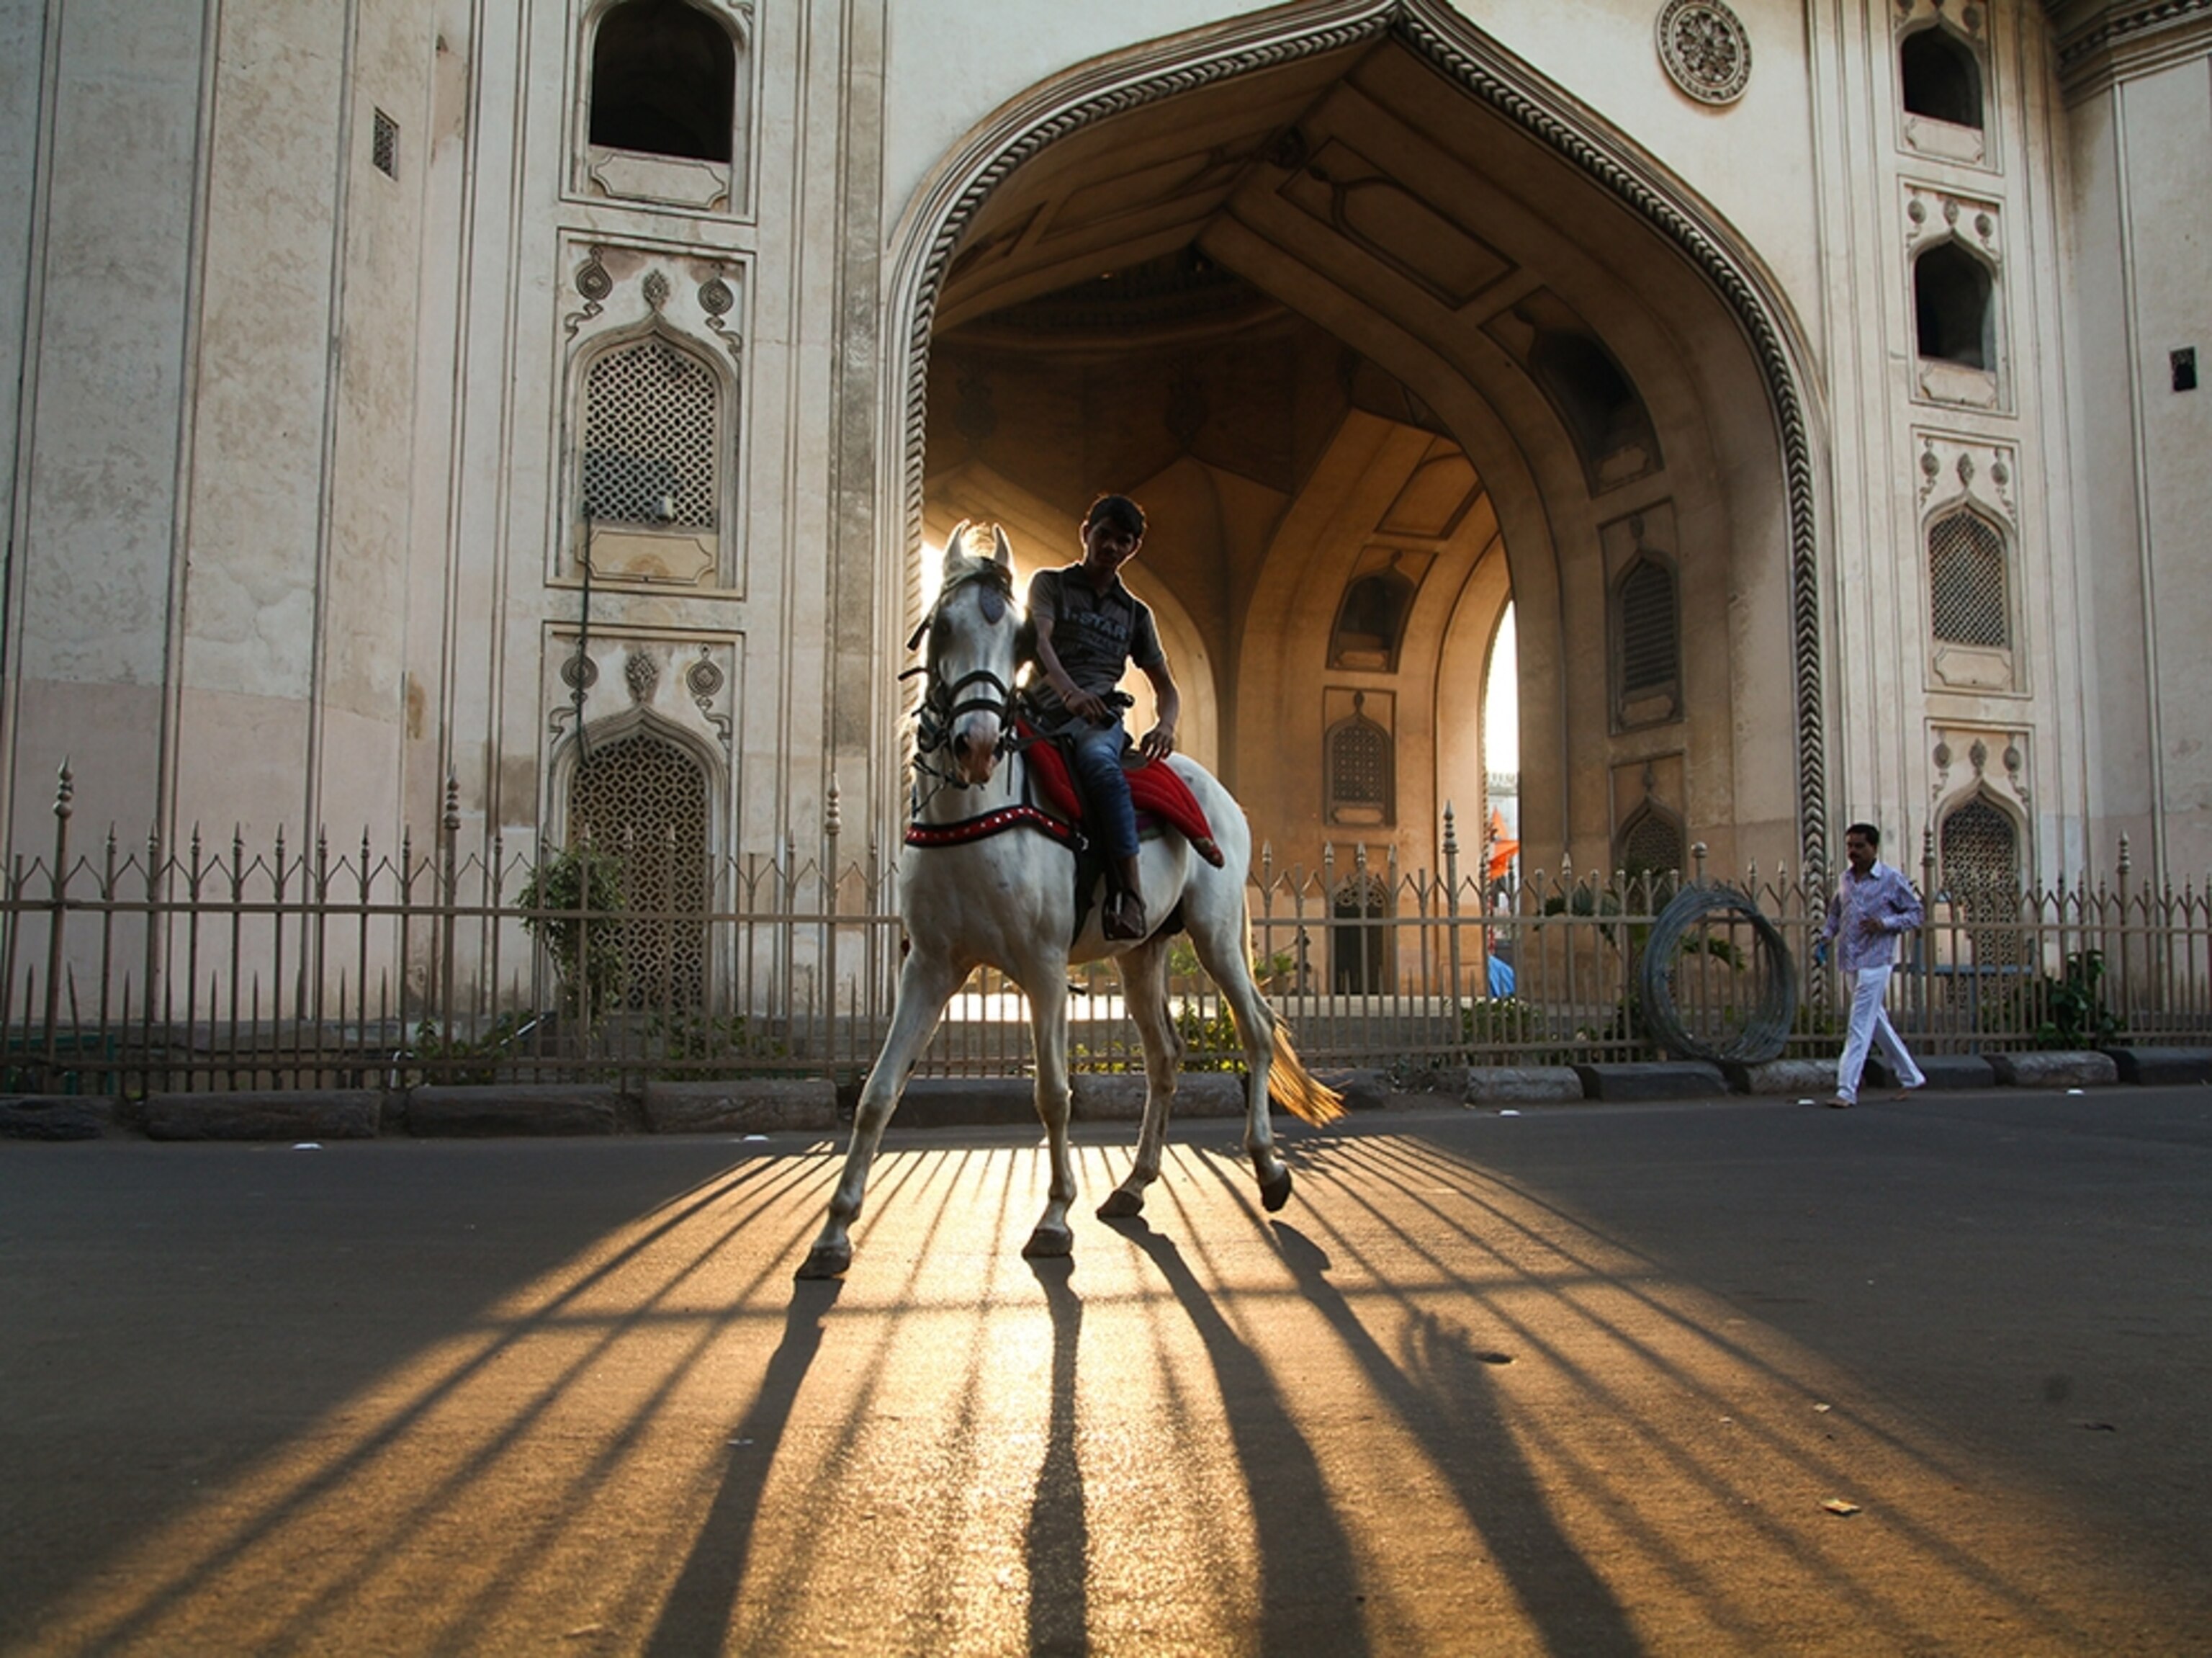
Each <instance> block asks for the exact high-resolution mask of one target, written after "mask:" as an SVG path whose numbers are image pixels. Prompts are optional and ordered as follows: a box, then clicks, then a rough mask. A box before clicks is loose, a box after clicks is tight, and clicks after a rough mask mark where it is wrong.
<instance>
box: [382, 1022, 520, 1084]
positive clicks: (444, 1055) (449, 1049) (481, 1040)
mask: <svg viewBox="0 0 2212 1658" xmlns="http://www.w3.org/2000/svg"><path fill="white" fill-rule="evenodd" d="M537 1020H538V1015H536V1014H534V1013H526V1012H517V1013H503V1014H501V1015H500V1016H499V1017H498V1018H496V1019H495V1020H493V1021H491V1023H490V1024H489V1025H488V1026H486V1027H484V1028H483V1030H482V1031H480V1032H478V1033H477V1034H476V1035H474V1036H461V1035H459V1034H456V1033H453V1032H451V1031H441V1030H440V1029H439V1028H438V1027H437V1026H436V1025H435V1023H433V1022H432V1021H429V1020H428V1019H426V1020H424V1021H422V1023H421V1024H419V1025H417V1026H416V1027H415V1040H414V1042H413V1044H412V1045H411V1046H410V1050H409V1057H410V1058H412V1059H413V1060H414V1061H415V1063H416V1065H418V1066H419V1067H421V1070H422V1076H424V1077H425V1078H426V1079H428V1081H430V1082H447V1083H477V1084H482V1083H487V1082H497V1081H498V1080H499V1066H500V1063H501V1061H502V1060H504V1059H506V1058H507V1056H508V1054H509V1053H510V1052H511V1051H512V1050H513V1046H514V1044H515V1041H516V1039H518V1038H520V1036H521V1035H522V1033H523V1032H524V1031H525V1030H526V1029H527V1028H528V1027H530V1026H532V1024H535V1023H536V1022H537Z"/></svg>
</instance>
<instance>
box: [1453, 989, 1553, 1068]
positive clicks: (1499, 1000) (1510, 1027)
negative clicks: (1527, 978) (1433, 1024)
mask: <svg viewBox="0 0 2212 1658" xmlns="http://www.w3.org/2000/svg"><path fill="white" fill-rule="evenodd" d="M1459 1035H1460V1041H1461V1043H1462V1045H1464V1046H1465V1047H1466V1048H1467V1050H1468V1054H1469V1057H1470V1058H1474V1059H1475V1060H1476V1061H1477V1062H1480V1061H1482V1060H1484V1059H1486V1058H1488V1059H1491V1060H1492V1061H1494V1062H1496V1063H1501V1064H1510V1065H1564V1064H1566V1063H1567V1062H1568V1061H1569V1060H1571V1059H1572V1058H1574V1053H1573V1051H1572V1049H1571V1048H1569V1047H1561V1046H1553V1045H1540V1044H1551V1043H1553V1041H1554V1038H1553V1032H1552V1028H1551V1025H1550V1022H1549V1021H1547V1019H1546V1018H1545V1016H1544V1010H1543V1009H1541V1008H1539V1007H1537V1006H1536V1005H1535V1004H1534V1003H1532V1002H1523V1001H1522V1000H1521V998H1520V997H1515V996H1493V997H1487V998H1486V999H1484V1000H1483V1001H1480V1002H1470V1003H1468V1004H1467V1005H1466V1006H1465V1007H1463V1008H1462V1009H1460V1011H1459Z"/></svg>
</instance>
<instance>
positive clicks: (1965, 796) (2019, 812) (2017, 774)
mask: <svg viewBox="0 0 2212 1658" xmlns="http://www.w3.org/2000/svg"><path fill="white" fill-rule="evenodd" d="M2031 735H2032V734H2031V733H2030V732H2029V731H2028V730H2027V728H2025V727H2022V726H2002V725H1970V724H1951V723H1948V722H1944V723H1936V724H1931V725H1930V726H1929V728H1928V741H1929V772H1928V777H1929V782H1928V805H1929V811H1928V825H1929V829H1930V831H1933V830H1934V829H1935V827H1936V826H1937V825H1940V824H1941V823H1942V821H1943V820H1944V819H1945V817H1947V816H1948V815H1949V814H1950V813H1951V812H1952V811H1953V810H1954V808H1957V807H1960V806H1963V805H1964V804H1966V802H1968V801H1970V800H1972V799H1973V797H1974V796H1975V795H1986V796H1987V797H1988V798H1989V799H1990V801H1992V802H1995V803H1996V805H1997V807H1998V808H2000V809H2001V810H2003V811H2006V812H2008V813H2009V814H2010V815H2011V816H2012V818H2013V820H2014V823H2015V829H2016V830H2017V832H2018V833H2019V835H2020V838H2021V851H2022V853H2023V854H2025V853H2026V852H2027V850H2028V844H2027V843H2028V831H2029V829H2030V827H2031V826H2033V824H2034V822H2035V813H2034V809H2033V807H2034V798H2035V797H2034V795H2033V792H2032V791H2031V790H2030V789H2029V786H2028V777H2029V765H2028V753H2029V741H2030V738H2031ZM1900 850H1902V849H1900ZM1892 861H1893V862H1897V861H1898V860H1892ZM2028 867H2030V868H2032V867H2033V864H2032V863H2031V864H2029V865H2028Z"/></svg>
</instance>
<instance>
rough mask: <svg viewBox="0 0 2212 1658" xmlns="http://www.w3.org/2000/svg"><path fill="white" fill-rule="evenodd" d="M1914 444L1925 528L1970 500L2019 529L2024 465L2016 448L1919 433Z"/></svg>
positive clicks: (1979, 439) (1951, 436) (1984, 441)
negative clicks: (2016, 489)
mask: <svg viewBox="0 0 2212 1658" xmlns="http://www.w3.org/2000/svg"><path fill="white" fill-rule="evenodd" d="M1912 441H1913V442H1914V443H1915V444H1916V445H1917V446H1918V448H1919V456H1918V459H1917V461H1916V462H1915V464H1914V472H1915V473H1916V475H1917V480H1918V482H1917V503H1916V504H1917V506H1918V508H1919V510H1920V521H1921V522H1922V523H1923V524H1925V523H1926V522H1927V521H1929V519H1930V518H1932V517H1933V516H1935V515H1936V514H1937V513H1939V512H1942V510H1944V509H1946V508H1948V507H1949V506H1951V505H1952V504H1953V503H1955V502H1957V501H1959V500H1960V499H1961V498H1966V499H1971V500H1972V502H1973V503H1974V504H1975V505H1977V506H1978V507H1980V508H1981V509H1983V510H1984V512H1986V513H1988V514H1989V515H1990V516H1992V517H1994V518H1996V519H1999V520H2001V521H2003V522H2004V523H2005V524H2007V525H2008V526H2010V527H2012V528H2014V529H2015V530H2017V529H2018V528H2019V527H2020V509H2019V508H2018V507H2017V506H2016V505H2015V501H2014V494H2013V479H2014V475H2015V472H2017V471H2018V469H2019V466H2020V460H2019V454H2018V451H2016V450H2015V448H2013V446H2012V445H2011V444H2009V443H1992V442H1989V441H1988V440H1987V439H1985V438H1978V437H1961V436H1953V435H1951V434H1949V433H1946V432H1935V431H1926V430H1917V429H1916V430H1915V431H1914V432H1913V434H1912Z"/></svg>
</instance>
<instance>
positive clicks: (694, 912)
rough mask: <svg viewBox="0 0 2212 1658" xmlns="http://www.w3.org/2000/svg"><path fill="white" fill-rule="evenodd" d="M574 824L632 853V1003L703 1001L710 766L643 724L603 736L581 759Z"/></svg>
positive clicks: (625, 930)
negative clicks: (641, 728)
mask: <svg viewBox="0 0 2212 1658" xmlns="http://www.w3.org/2000/svg"><path fill="white" fill-rule="evenodd" d="M570 802H571V804H570V816H571V832H572V833H574V835H576V836H578V837H580V836H581V835H582V834H583V833H584V832H586V830H588V831H589V832H590V834H591V838H592V845H593V846H594V847H595V848H596V849H597V850H599V851H601V852H603V853H606V854H609V855H611V856H615V857H617V858H619V859H620V860H621V861H622V884H623V900H624V907H625V910H626V911H627V913H626V915H625V916H624V917H623V923H622V926H621V929H620V935H619V936H620V940H621V948H622V954H623V965H624V966H625V968H626V970H627V978H626V988H625V992H624V997H623V1005H624V1006H627V1007H630V1008H670V1007H694V1006H696V1005H698V1003H701V1002H702V1000H704V994H705V990H706V964H707V927H706V912H707V907H708V892H707V776H706V772H705V771H704V770H703V769H702V767H701V766H700V765H699V764H698V763H697V762H696V760H694V759H691V757H690V755H688V754H686V753H684V751H683V750H682V749H680V748H678V747H676V746H675V745H674V744H673V743H669V742H664V741H661V740H660V739H659V738H658V737H653V736H650V735H645V734H642V733H641V734H639V735H635V736H630V737H624V738H621V739H619V740H617V741H614V742H610V743H605V744H599V745H595V746H593V747H592V748H591V749H590V750H589V751H588V752H587V753H586V755H585V757H584V759H583V760H582V762H581V763H580V765H578V766H577V767H576V775H575V782H574V788H573V792H572V794H571V795H570Z"/></svg>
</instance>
